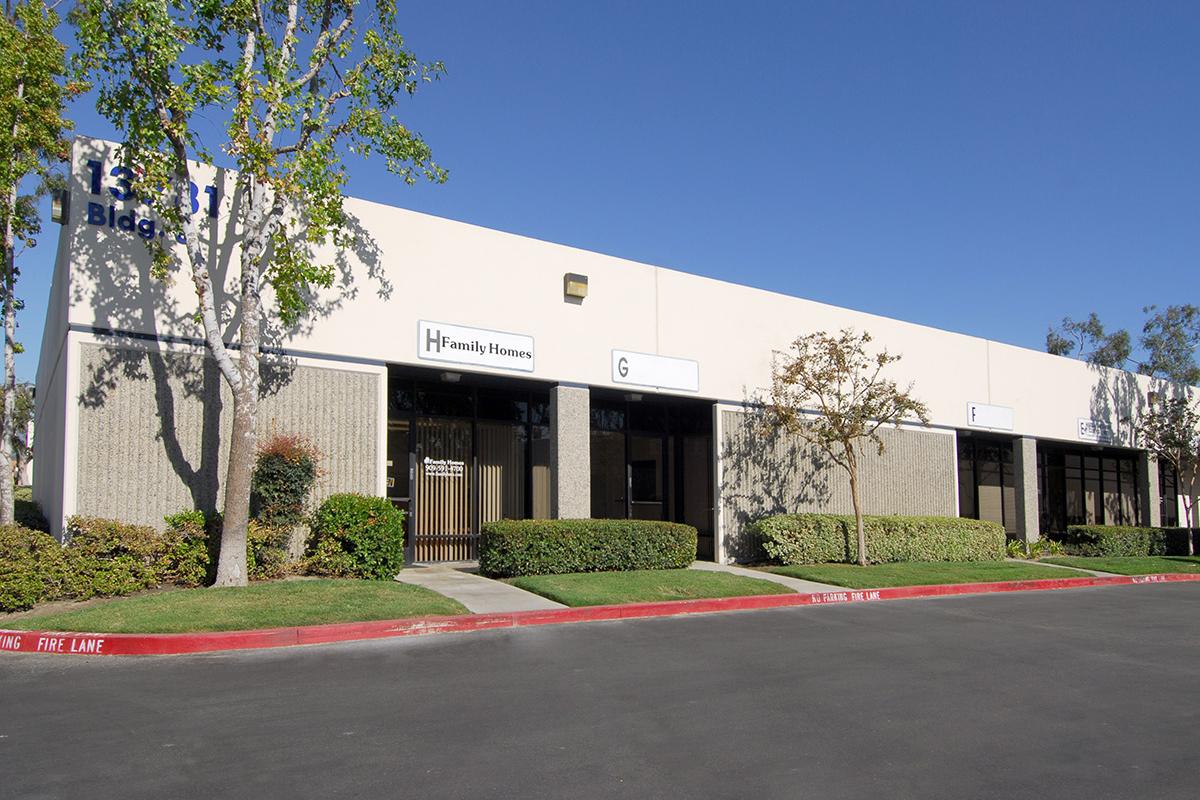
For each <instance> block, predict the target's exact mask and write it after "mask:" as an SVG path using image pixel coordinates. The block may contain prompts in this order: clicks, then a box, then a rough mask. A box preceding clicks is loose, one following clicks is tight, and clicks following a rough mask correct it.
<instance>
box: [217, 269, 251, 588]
mask: <svg viewBox="0 0 1200 800" xmlns="http://www.w3.org/2000/svg"><path fill="white" fill-rule="evenodd" d="M243 269H244V270H250V273H251V274H249V275H248V274H247V273H246V272H243V275H242V311H243V316H242V326H241V346H242V351H241V355H240V357H239V359H238V373H239V381H238V386H237V388H236V389H235V390H234V392H233V435H232V436H231V438H230V441H229V466H228V469H227V470H226V473H225V517H224V520H223V524H222V532H221V555H220V559H219V561H218V562H217V579H216V582H215V584H214V585H216V586H245V585H246V583H247V581H248V580H249V576H248V575H247V570H246V539H247V529H248V527H249V524H250V491H251V483H252V479H253V477H254V461H255V458H256V454H257V449H258V426H257V422H258V392H259V360H260V355H259V347H260V345H261V341H260V339H261V336H262V334H261V325H260V320H259V316H260V315H259V305H258V304H259V298H258V289H257V285H258V281H257V275H256V270H255V269H254V267H253V266H251V265H249V264H244V265H243Z"/></svg>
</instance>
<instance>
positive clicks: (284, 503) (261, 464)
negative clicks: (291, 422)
mask: <svg viewBox="0 0 1200 800" xmlns="http://www.w3.org/2000/svg"><path fill="white" fill-rule="evenodd" d="M319 458H320V453H319V451H318V450H317V449H316V447H315V446H314V445H313V444H312V443H311V442H309V441H308V440H307V439H305V438H303V437H302V436H295V435H276V436H273V437H271V439H270V440H268V441H267V442H266V444H264V445H263V446H262V447H260V448H259V450H258V457H257V461H256V462H255V465H254V475H253V478H252V481H253V482H252V487H253V494H252V495H251V502H252V508H251V512H252V513H253V515H254V518H255V519H258V520H259V521H261V522H262V523H264V524H265V525H269V526H272V527H278V528H292V527H294V526H296V525H299V524H300V523H301V522H303V521H304V516H305V509H304V507H305V505H306V504H307V502H308V495H309V492H310V491H312V486H313V482H314V481H315V480H316V479H317V461H318V460H319Z"/></svg>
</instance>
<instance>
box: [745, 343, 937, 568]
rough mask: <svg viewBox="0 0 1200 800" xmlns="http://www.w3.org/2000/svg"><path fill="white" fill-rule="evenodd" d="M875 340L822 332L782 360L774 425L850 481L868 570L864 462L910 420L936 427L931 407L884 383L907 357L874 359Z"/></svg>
mask: <svg viewBox="0 0 1200 800" xmlns="http://www.w3.org/2000/svg"><path fill="white" fill-rule="evenodd" d="M870 343H871V334H869V333H867V332H865V331H864V332H862V333H855V332H854V330H853V329H851V328H847V329H845V330H843V331H841V332H840V333H839V334H837V335H831V334H828V333H826V332H825V331H817V332H816V333H810V334H808V335H807V336H801V337H800V338H798V339H796V340H795V341H794V342H792V344H791V347H790V348H789V350H788V351H787V352H783V353H777V354H776V357H775V360H774V365H773V368H772V380H771V402H770V406H769V408H768V419H769V420H770V421H771V423H772V424H773V425H774V426H776V427H777V428H779V429H782V430H785V431H787V432H789V433H793V434H796V435H798V436H800V437H801V438H802V439H804V440H805V441H807V442H809V443H810V444H812V445H814V446H816V447H817V448H818V449H820V450H821V451H822V452H823V453H824V454H825V455H826V456H827V457H828V458H829V460H830V461H832V462H833V463H835V464H837V465H838V466H839V467H841V468H842V469H844V470H845V471H846V474H847V476H848V477H849V479H850V499H851V502H852V503H853V504H854V521H855V526H856V528H857V531H858V563H859V564H862V565H863V566H866V564H867V536H866V531H865V529H864V527H863V510H862V502H861V499H860V492H859V477H858V466H859V458H860V457H861V456H862V455H863V454H864V452H865V449H866V447H867V446H868V445H870V446H873V447H874V448H875V450H876V451H877V452H878V454H879V455H881V456H882V455H883V453H884V443H883V438H882V437H880V435H879V429H880V428H882V427H883V426H884V425H893V426H896V427H899V425H900V422H901V421H902V420H904V419H907V418H915V419H917V420H920V422H921V424H923V425H926V424H928V423H929V412H928V409H927V408H926V406H925V404H924V403H922V402H921V401H920V400H917V399H915V398H914V397H913V396H912V384H909V385H908V387H907V388H905V389H901V388H900V387H899V386H898V385H897V384H896V382H895V381H894V380H892V379H891V378H888V377H885V376H884V371H885V370H886V368H887V367H888V365H889V364H894V363H895V362H897V361H899V360H900V356H899V355H895V354H892V353H889V352H888V351H887V350H886V349H885V350H880V351H879V352H876V353H871V352H868V345H869V344H870Z"/></svg>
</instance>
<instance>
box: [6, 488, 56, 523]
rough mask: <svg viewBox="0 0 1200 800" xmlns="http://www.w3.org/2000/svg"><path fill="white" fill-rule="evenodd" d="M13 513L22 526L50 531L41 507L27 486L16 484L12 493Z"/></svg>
mask: <svg viewBox="0 0 1200 800" xmlns="http://www.w3.org/2000/svg"><path fill="white" fill-rule="evenodd" d="M13 515H14V517H15V519H16V521H17V524H18V525H20V526H21V527H23V528H30V529H32V530H35V531H42V532H44V533H49V532H50V523H49V522H47V521H46V515H45V514H43V513H42V507H41V506H40V505H38V503H37V501H36V500H34V499H33V489H31V488H30V487H28V486H18V487H17V488H16V491H15V492H14V493H13Z"/></svg>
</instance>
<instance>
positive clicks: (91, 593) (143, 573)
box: [64, 517, 166, 600]
mask: <svg viewBox="0 0 1200 800" xmlns="http://www.w3.org/2000/svg"><path fill="white" fill-rule="evenodd" d="M64 538H65V540H66V542H67V545H66V548H65V550H64V552H65V555H66V557H67V564H68V569H69V574H70V582H71V591H70V594H71V596H73V597H77V598H79V599H81V600H82V599H86V598H89V597H95V596H97V595H99V596H101V597H111V596H116V595H122V594H130V593H132V592H136V591H140V590H142V589H147V588H149V587H151V586H155V585H157V584H158V583H159V581H160V577H161V574H162V572H163V564H164V562H165V556H166V541H165V539H164V538H163V537H162V536H160V535H159V534H158V531H156V530H154V529H153V528H150V527H147V526H145V525H129V524H127V523H124V522H118V521H117V520H112V519H101V518H99V517H71V518H69V519H68V520H67V528H66V536H65V537H64Z"/></svg>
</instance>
